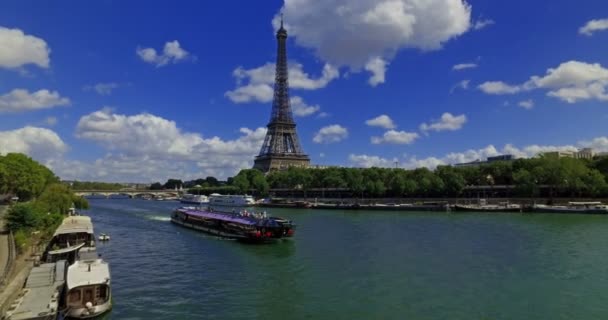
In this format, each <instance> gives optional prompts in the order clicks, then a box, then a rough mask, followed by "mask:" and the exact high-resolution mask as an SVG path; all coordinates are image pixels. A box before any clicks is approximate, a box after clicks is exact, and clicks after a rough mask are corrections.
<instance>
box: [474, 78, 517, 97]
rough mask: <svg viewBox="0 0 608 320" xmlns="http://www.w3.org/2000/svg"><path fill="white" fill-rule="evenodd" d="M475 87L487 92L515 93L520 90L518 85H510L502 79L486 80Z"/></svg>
mask: <svg viewBox="0 0 608 320" xmlns="http://www.w3.org/2000/svg"><path fill="white" fill-rule="evenodd" d="M477 88H479V90H481V91H483V92H484V93H487V94H515V93H518V92H520V91H521V88H520V87H519V86H512V85H510V84H507V83H504V82H502V81H487V82H484V83H482V84H480V85H479V86H477Z"/></svg>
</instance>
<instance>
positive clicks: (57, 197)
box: [0, 153, 89, 248]
mask: <svg viewBox="0 0 608 320" xmlns="http://www.w3.org/2000/svg"><path fill="white" fill-rule="evenodd" d="M0 191H2V192H5V193H8V194H14V195H17V196H18V197H19V199H20V201H22V202H21V203H17V204H15V205H13V206H12V207H11V208H10V209H9V212H8V214H7V217H6V219H7V226H8V228H9V229H10V230H12V231H13V232H14V234H15V241H16V242H17V245H18V247H20V248H22V247H23V246H25V245H26V243H27V242H28V241H29V240H30V239H31V237H30V235H31V232H32V231H34V230H38V231H42V233H41V236H42V237H46V236H49V235H50V234H52V233H53V232H54V231H55V229H56V228H57V226H58V225H59V224H60V223H61V221H62V220H63V217H64V215H65V214H66V213H67V212H68V209H69V208H70V207H71V206H72V205H75V206H76V207H78V208H88V205H89V204H88V202H87V200H86V199H84V198H82V197H77V196H76V195H74V193H73V192H72V190H71V189H70V187H69V186H68V185H67V184H65V183H60V182H59V179H58V178H57V177H55V175H54V174H53V172H52V171H51V170H49V169H47V168H46V167H44V166H42V165H41V164H39V163H38V162H36V161H33V160H32V159H30V158H29V157H27V156H25V155H22V154H14V153H13V154H8V155H6V156H0Z"/></svg>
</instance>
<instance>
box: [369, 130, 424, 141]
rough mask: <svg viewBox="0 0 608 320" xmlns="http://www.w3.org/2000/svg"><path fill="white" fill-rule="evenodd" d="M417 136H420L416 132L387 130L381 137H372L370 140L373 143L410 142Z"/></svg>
mask: <svg viewBox="0 0 608 320" xmlns="http://www.w3.org/2000/svg"><path fill="white" fill-rule="evenodd" d="M419 137H420V136H419V135H418V133H416V132H405V131H396V130H389V131H387V132H385V133H384V135H383V136H382V137H372V138H371V142H372V143H373V144H382V143H390V144H412V143H414V141H416V139H418V138H419Z"/></svg>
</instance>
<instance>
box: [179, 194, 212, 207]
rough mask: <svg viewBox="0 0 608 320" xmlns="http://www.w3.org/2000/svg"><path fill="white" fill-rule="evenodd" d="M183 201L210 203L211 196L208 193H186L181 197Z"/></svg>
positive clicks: (200, 203)
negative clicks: (208, 196)
mask: <svg viewBox="0 0 608 320" xmlns="http://www.w3.org/2000/svg"><path fill="white" fill-rule="evenodd" d="M179 202H181V203H187V204H197V205H203V204H208V203H209V198H207V196H206V195H202V194H201V195H197V194H185V195H184V196H183V197H181V199H179Z"/></svg>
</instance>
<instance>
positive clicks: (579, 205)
mask: <svg viewBox="0 0 608 320" xmlns="http://www.w3.org/2000/svg"><path fill="white" fill-rule="evenodd" d="M532 211H533V212H543V213H593V214H608V205H605V204H602V203H601V202H599V201H589V202H582V201H581V202H568V204H567V205H556V206H550V205H544V204H535V205H533V206H532Z"/></svg>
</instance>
